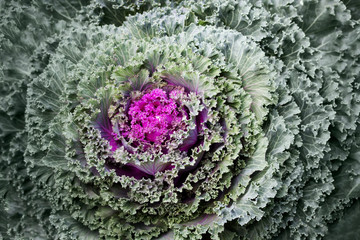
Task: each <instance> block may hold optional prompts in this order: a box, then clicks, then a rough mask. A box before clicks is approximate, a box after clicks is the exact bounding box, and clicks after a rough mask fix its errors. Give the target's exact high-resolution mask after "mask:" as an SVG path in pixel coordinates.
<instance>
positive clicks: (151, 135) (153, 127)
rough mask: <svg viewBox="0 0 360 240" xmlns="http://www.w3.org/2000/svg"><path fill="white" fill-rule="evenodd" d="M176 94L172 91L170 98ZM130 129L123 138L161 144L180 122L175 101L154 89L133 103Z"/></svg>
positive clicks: (162, 91) (180, 118)
mask: <svg viewBox="0 0 360 240" xmlns="http://www.w3.org/2000/svg"><path fill="white" fill-rule="evenodd" d="M177 94H178V93H177V92H175V91H172V92H171V93H170V96H171V97H174V96H173V95H177ZM128 114H129V119H130V129H129V131H126V132H123V135H124V136H127V137H129V138H130V139H133V140H137V141H140V142H143V143H154V144H162V143H163V142H164V141H165V140H167V139H169V136H170V134H171V133H173V132H174V131H175V130H176V129H177V126H178V125H180V123H181V121H182V116H183V114H182V113H181V112H179V111H178V105H177V104H176V102H175V100H174V99H172V98H169V97H168V96H167V93H166V92H165V91H164V90H162V89H160V88H156V89H154V90H152V91H151V92H150V93H147V94H144V95H143V96H142V97H141V99H139V100H137V101H135V102H133V103H132V104H131V105H130V109H129V112H128Z"/></svg>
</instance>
